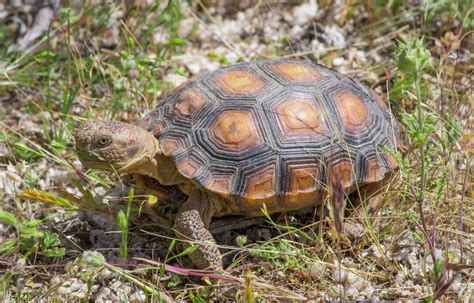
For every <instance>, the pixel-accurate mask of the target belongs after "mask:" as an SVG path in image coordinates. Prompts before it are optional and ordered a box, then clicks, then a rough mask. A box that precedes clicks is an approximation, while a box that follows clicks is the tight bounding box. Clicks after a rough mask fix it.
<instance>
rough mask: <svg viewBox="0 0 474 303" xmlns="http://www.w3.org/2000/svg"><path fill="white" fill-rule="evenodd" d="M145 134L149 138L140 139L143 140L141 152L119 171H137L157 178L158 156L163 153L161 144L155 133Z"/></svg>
mask: <svg viewBox="0 0 474 303" xmlns="http://www.w3.org/2000/svg"><path fill="white" fill-rule="evenodd" d="M145 136H146V137H147V138H143V140H140V141H141V142H142V146H141V153H139V154H138V155H137V156H136V157H135V159H134V160H132V161H130V162H128V163H127V165H125V166H124V167H122V168H121V169H120V170H119V172H123V173H137V174H140V175H145V176H150V177H152V178H155V179H157V177H158V163H157V161H156V156H157V155H160V154H161V153H162V152H161V148H160V144H159V142H158V140H157V139H156V138H155V136H153V134H151V133H147V134H146V135H145Z"/></svg>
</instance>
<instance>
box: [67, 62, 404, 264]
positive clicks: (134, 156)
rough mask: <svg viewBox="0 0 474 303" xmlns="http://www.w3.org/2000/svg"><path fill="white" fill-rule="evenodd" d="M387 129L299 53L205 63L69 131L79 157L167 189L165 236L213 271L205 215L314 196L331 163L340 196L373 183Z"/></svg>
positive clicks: (359, 90) (359, 89)
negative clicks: (130, 116)
mask: <svg viewBox="0 0 474 303" xmlns="http://www.w3.org/2000/svg"><path fill="white" fill-rule="evenodd" d="M397 134H398V128H397V125H396V122H395V121H394V119H393V118H392V115H391V113H390V111H389V109H388V107H387V106H386V105H385V104H384V102H383V101H382V99H381V98H380V97H379V96H378V95H377V94H376V93H375V92H374V91H373V90H371V89H369V88H367V87H365V86H363V85H362V84H360V83H358V82H356V81H355V80H352V79H351V78H349V77H347V76H344V75H342V74H340V73H338V72H336V71H334V70H332V69H329V68H326V67H324V66H321V65H318V64H316V63H313V62H312V61H310V60H300V59H274V60H265V61H257V62H247V63H240V64H235V65H229V66H225V67H222V68H219V69H217V70H215V71H211V72H208V73H205V74H203V75H202V76H200V77H198V78H196V79H195V80H193V81H189V82H187V83H185V84H183V85H181V86H180V87H178V88H177V89H176V90H175V91H174V92H173V93H171V94H170V95H169V96H168V97H166V98H165V100H163V101H162V102H161V103H160V104H159V105H158V106H157V107H156V108H155V109H154V110H152V111H151V112H150V113H148V114H147V115H146V116H145V117H144V118H143V119H141V120H140V121H139V122H138V123H137V124H136V125H133V124H128V123H123V122H99V121H88V122H85V123H84V124H82V125H81V126H79V127H78V129H77V130H76V131H75V141H76V149H77V153H78V155H79V158H80V160H81V162H82V163H83V165H84V166H86V167H89V168H95V169H101V170H108V171H111V170H113V171H117V172H119V173H124V174H134V175H135V176H136V177H137V183H138V185H139V187H141V188H142V189H143V190H144V191H145V192H151V193H153V194H156V195H157V196H159V197H161V198H166V196H167V194H166V192H167V190H166V187H172V188H171V189H170V190H169V191H168V192H170V193H172V194H173V195H174V196H173V197H175V198H176V197H178V198H176V199H178V200H180V202H179V203H181V206H180V208H179V211H178V214H177V216H176V219H175V223H174V230H175V232H176V235H177V237H178V238H181V239H188V240H190V241H191V242H194V243H198V249H197V250H196V251H194V252H193V253H192V254H191V255H190V258H191V260H192V262H193V263H194V265H195V266H197V267H198V268H201V269H204V268H213V269H222V258H221V254H220V252H219V249H218V247H217V246H216V242H215V240H214V238H213V236H212V235H211V233H210V232H209V230H208V228H209V223H210V221H211V218H212V217H216V216H223V215H226V214H240V215H246V216H259V215H262V211H261V209H262V207H263V205H265V207H266V208H267V210H268V212H270V213H274V212H281V211H289V210H296V209H301V208H304V207H308V206H310V205H317V204H319V203H321V201H322V200H323V199H324V197H325V196H326V195H327V192H328V191H327V184H328V176H329V174H331V172H334V171H338V172H339V177H338V179H339V182H340V183H341V184H342V186H343V189H344V191H345V192H346V193H347V194H349V193H351V192H354V191H356V190H364V189H371V190H372V191H373V190H374V189H379V188H380V186H382V184H383V183H384V181H387V180H389V178H390V176H391V175H393V172H394V170H395V169H396V168H397V162H396V161H395V158H394V157H393V156H392V155H391V153H388V152H387V149H386V148H384V146H385V147H388V148H393V149H396V145H397ZM150 180H151V182H150ZM176 188H178V191H181V192H182V193H183V194H184V197H185V198H184V199H181V198H180V197H179V195H177V194H176ZM173 199H174V198H171V199H169V200H173Z"/></svg>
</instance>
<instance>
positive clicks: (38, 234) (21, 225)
mask: <svg viewBox="0 0 474 303" xmlns="http://www.w3.org/2000/svg"><path fill="white" fill-rule="evenodd" d="M0 223H4V224H7V225H10V226H12V227H13V228H14V229H15V231H16V233H17V239H15V240H13V239H9V240H6V241H3V242H2V243H0V255H1V256H3V257H9V256H12V255H13V254H14V253H16V252H17V251H21V252H22V253H23V257H22V258H24V259H26V258H28V256H30V255H31V254H36V255H40V256H45V257H62V256H64V254H65V249H64V248H63V247H61V243H60V241H59V237H58V235H57V234H55V233H49V232H45V231H40V230H39V229H38V226H39V225H40V224H41V223H42V221H41V220H37V219H31V220H26V221H21V220H19V219H17V218H16V217H15V216H14V215H13V214H11V213H9V212H7V211H5V210H3V209H1V208H0Z"/></svg>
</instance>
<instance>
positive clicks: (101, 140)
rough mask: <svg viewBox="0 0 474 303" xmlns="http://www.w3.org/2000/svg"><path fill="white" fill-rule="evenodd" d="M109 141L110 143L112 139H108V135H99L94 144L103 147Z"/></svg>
mask: <svg viewBox="0 0 474 303" xmlns="http://www.w3.org/2000/svg"><path fill="white" fill-rule="evenodd" d="M110 143H112V139H110V138H109V137H106V136H104V137H100V138H99V139H98V140H97V142H96V145H97V147H98V148H103V147H106V146H108V145H109V144H110Z"/></svg>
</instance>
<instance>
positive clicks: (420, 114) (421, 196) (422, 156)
mask: <svg viewBox="0 0 474 303" xmlns="http://www.w3.org/2000/svg"><path fill="white" fill-rule="evenodd" d="M415 89H416V109H417V114H418V131H419V132H421V133H422V134H423V136H425V131H424V128H425V120H424V119H425V118H424V115H423V108H422V106H421V89H420V77H419V75H418V71H416V72H415ZM425 141H426V138H424V137H423V140H422V141H421V142H418V144H419V145H418V149H419V151H420V162H421V167H420V178H421V184H420V192H419V196H418V199H419V201H421V202H423V201H424V200H425V191H426V173H425V170H426V168H425Z"/></svg>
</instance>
